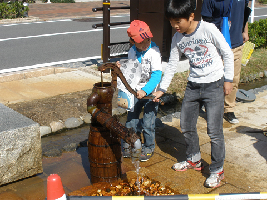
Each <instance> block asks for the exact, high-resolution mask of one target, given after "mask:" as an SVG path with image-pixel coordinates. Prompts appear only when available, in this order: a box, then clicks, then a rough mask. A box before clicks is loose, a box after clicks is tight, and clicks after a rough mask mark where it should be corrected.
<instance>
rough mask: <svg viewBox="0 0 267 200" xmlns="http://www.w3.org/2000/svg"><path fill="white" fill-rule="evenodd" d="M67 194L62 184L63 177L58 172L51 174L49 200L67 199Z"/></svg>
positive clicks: (48, 191)
mask: <svg viewBox="0 0 267 200" xmlns="http://www.w3.org/2000/svg"><path fill="white" fill-rule="evenodd" d="M66 199H67V198H66V194H65V191H64V189H63V186H62V182H61V178H60V176H59V175H57V174H51V175H50V176H48V178H47V200H66Z"/></svg>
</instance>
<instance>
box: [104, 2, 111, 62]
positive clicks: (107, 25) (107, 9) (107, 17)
mask: <svg viewBox="0 0 267 200" xmlns="http://www.w3.org/2000/svg"><path fill="white" fill-rule="evenodd" d="M109 57H110V0H103V48H102V59H103V63H106V62H108V61H109Z"/></svg>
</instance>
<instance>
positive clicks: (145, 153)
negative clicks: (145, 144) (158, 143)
mask: <svg viewBox="0 0 267 200" xmlns="http://www.w3.org/2000/svg"><path fill="white" fill-rule="evenodd" d="M153 154H154V151H153V150H152V149H150V148H144V149H142V153H141V156H140V161H141V162H146V161H148V160H149V159H150V158H151V157H152V156H153Z"/></svg>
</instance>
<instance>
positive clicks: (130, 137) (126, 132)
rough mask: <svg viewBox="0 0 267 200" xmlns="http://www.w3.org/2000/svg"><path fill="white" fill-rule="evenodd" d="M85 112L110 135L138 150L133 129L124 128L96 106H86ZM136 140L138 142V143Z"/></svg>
mask: <svg viewBox="0 0 267 200" xmlns="http://www.w3.org/2000/svg"><path fill="white" fill-rule="evenodd" d="M87 111H88V112H89V113H91V115H92V118H93V119H94V120H96V121H97V122H98V123H100V124H101V125H102V126H103V127H105V128H107V129H109V130H110V131H111V132H112V133H114V134H116V135H117V136H118V137H119V138H121V139H123V140H124V141H125V142H127V143H128V144H131V146H132V148H136V147H137V148H140V147H139V146H141V142H140V137H139V136H138V135H137V134H136V133H135V132H134V131H133V129H128V128H126V127H125V126H123V125H122V124H121V123H120V122H118V121H117V119H116V118H115V117H112V115H110V114H109V113H106V112H105V111H101V110H100V109H98V108H97V107H96V106H88V107H87ZM137 140H139V142H140V143H139V142H138V141H137Z"/></svg>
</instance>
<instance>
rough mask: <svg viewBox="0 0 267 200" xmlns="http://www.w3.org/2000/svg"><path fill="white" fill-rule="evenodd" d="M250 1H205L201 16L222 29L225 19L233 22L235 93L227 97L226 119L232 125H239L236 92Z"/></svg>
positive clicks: (232, 45) (232, 44)
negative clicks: (235, 111)
mask: <svg viewBox="0 0 267 200" xmlns="http://www.w3.org/2000/svg"><path fill="white" fill-rule="evenodd" d="M248 2H249V0H223V1H222V0H203V4H202V11H201V15H202V18H203V20H204V21H207V22H211V23H214V24H215V25H216V26H217V28H218V29H221V22H222V18H223V17H228V18H229V21H230V22H231V25H230V38H231V47H232V51H233V53H234V69H235V70H234V78H233V91H232V92H231V93H230V94H229V95H227V96H225V101H224V119H225V120H227V121H228V122H230V123H232V124H237V123H239V121H238V119H237V118H236V116H235V114H234V107H235V101H236V92H237V91H238V83H239V79H240V72H241V61H242V49H243V43H244V42H246V41H248V40H249V36H248V22H247V21H245V20H247V19H245V18H244V16H245V10H246V7H247V6H248Z"/></svg>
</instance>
